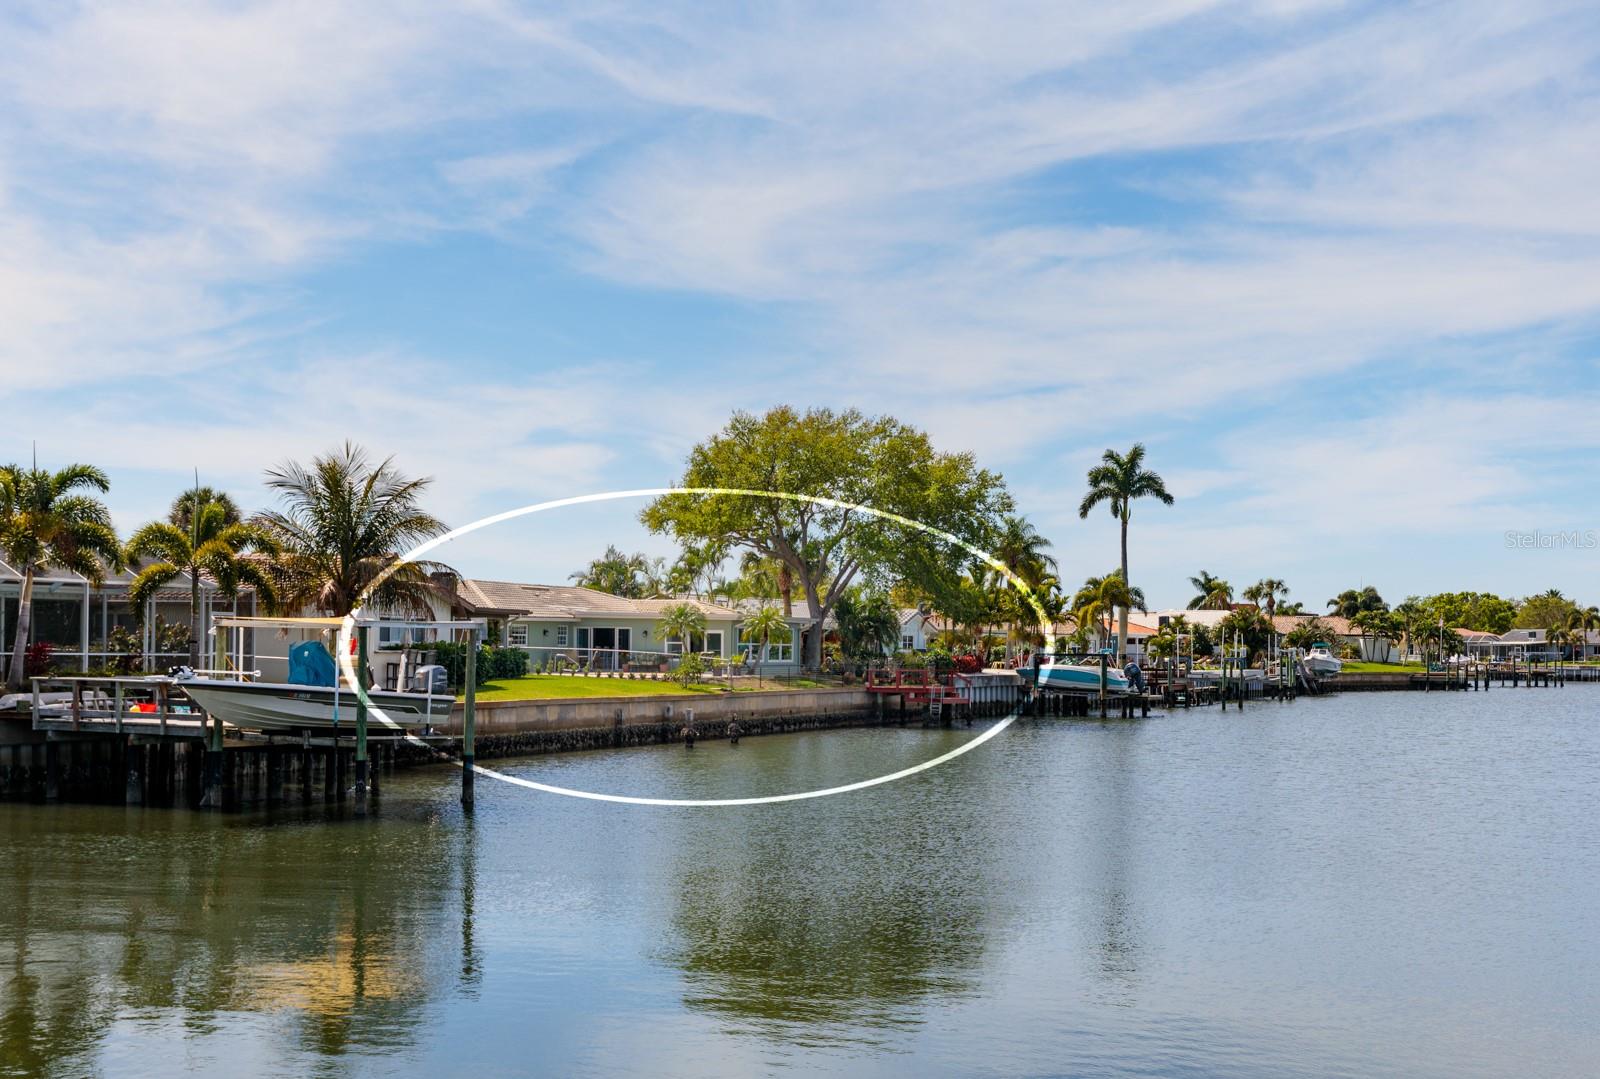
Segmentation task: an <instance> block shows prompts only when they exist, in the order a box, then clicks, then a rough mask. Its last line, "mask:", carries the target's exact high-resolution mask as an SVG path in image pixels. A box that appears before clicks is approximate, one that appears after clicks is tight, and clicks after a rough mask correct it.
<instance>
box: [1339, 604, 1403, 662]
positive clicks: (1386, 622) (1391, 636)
mask: <svg viewBox="0 0 1600 1079" xmlns="http://www.w3.org/2000/svg"><path fill="white" fill-rule="evenodd" d="M1350 624H1351V625H1352V626H1354V627H1355V629H1356V630H1357V631H1358V632H1359V633H1360V634H1361V644H1362V648H1361V654H1362V655H1363V656H1364V657H1366V658H1368V659H1377V658H1378V656H1379V655H1387V654H1388V649H1386V648H1385V649H1382V650H1380V649H1379V648H1378V644H1379V642H1392V641H1394V640H1395V639H1396V638H1397V637H1399V636H1400V635H1401V633H1402V629H1401V625H1400V620H1399V619H1398V618H1396V617H1395V616H1394V614H1393V613H1392V612H1390V611H1387V610H1358V611H1356V613H1355V614H1354V615H1353V616H1351V617H1350ZM1368 640H1371V642H1372V644H1371V645H1370V646H1368V645H1367V641H1368Z"/></svg>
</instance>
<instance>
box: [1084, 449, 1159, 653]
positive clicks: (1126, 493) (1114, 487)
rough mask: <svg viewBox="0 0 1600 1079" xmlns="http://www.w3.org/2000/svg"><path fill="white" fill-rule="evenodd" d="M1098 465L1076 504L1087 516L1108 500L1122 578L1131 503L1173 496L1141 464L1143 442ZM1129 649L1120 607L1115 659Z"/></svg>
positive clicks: (1107, 455) (1125, 618)
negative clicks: (1119, 543) (1116, 533)
mask: <svg viewBox="0 0 1600 1079" xmlns="http://www.w3.org/2000/svg"><path fill="white" fill-rule="evenodd" d="M1100 462H1101V463H1100V464H1098V465H1096V466H1095V467H1093V468H1091V469H1090V470H1089V475H1088V483H1089V492H1088V493H1087V494H1085V495H1084V496H1083V501H1082V502H1080V503H1079V504H1078V516H1079V517H1080V518H1084V519H1087V518H1088V516H1089V511H1090V510H1092V509H1094V508H1095V507H1096V506H1098V505H1099V504H1100V503H1102V502H1105V503H1108V504H1109V505H1110V507H1111V515H1112V516H1113V517H1115V518H1116V519H1117V522H1118V523H1119V524H1120V525H1121V527H1122V564H1121V565H1122V579H1123V580H1124V581H1131V580H1132V578H1131V577H1129V576H1128V518H1129V517H1130V516H1132V514H1133V503H1134V502H1135V501H1136V500H1138V499H1141V498H1154V499H1156V500H1158V501H1160V502H1162V503H1164V504H1166V505H1168V506H1170V505H1172V496H1171V495H1170V494H1168V493H1167V486H1166V484H1165V483H1164V482H1162V479H1161V477H1160V476H1159V475H1157V474H1156V473H1154V472H1151V471H1150V470H1149V469H1147V468H1145V467H1144V444H1143V443H1140V442H1135V443H1134V444H1133V448H1132V449H1130V450H1129V451H1128V452H1127V453H1123V454H1119V453H1117V452H1116V451H1115V450H1109V449H1108V450H1106V452H1105V453H1103V454H1101V455H1100ZM1127 651H1128V609H1127V608H1126V607H1123V608H1122V609H1121V611H1120V612H1119V613H1118V616H1117V658H1118V659H1119V660H1120V659H1121V658H1122V656H1123V655H1124V654H1125V653H1126V652H1127Z"/></svg>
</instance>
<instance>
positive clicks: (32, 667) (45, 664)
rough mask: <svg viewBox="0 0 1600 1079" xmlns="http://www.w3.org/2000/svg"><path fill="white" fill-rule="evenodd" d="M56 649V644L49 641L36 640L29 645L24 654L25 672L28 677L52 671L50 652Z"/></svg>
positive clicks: (23, 666) (23, 664) (23, 665)
mask: <svg viewBox="0 0 1600 1079" xmlns="http://www.w3.org/2000/svg"><path fill="white" fill-rule="evenodd" d="M54 651H55V645H53V644H51V643H50V642H49V641H34V642H33V643H32V644H30V645H28V650H27V651H26V652H24V653H23V654H22V670H23V674H24V675H25V676H26V677H28V678H34V677H36V676H39V675H45V674H49V673H50V654H51V653H52V652H54Z"/></svg>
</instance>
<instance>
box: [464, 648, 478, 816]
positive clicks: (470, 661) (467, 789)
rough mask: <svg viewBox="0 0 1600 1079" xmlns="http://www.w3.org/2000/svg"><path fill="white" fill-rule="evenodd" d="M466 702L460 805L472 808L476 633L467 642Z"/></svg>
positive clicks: (475, 715) (475, 722) (476, 674)
mask: <svg viewBox="0 0 1600 1079" xmlns="http://www.w3.org/2000/svg"><path fill="white" fill-rule="evenodd" d="M466 660H467V663H466V673H465V679H466V683H467V687H466V689H467V696H466V701H465V702H464V705H463V707H462V709H461V804H462V805H464V806H466V807H467V808H468V809H471V808H472V775H473V773H472V759H473V745H472V742H473V735H474V734H475V733H476V731H475V728H476V726H477V722H478V631H477V629H473V630H472V632H471V633H470V634H469V639H468V641H467V656H466Z"/></svg>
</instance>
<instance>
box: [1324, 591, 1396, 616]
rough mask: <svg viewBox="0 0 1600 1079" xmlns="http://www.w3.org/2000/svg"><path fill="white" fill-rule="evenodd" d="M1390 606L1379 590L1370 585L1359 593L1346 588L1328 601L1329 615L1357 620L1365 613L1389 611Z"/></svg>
mask: <svg viewBox="0 0 1600 1079" xmlns="http://www.w3.org/2000/svg"><path fill="white" fill-rule="evenodd" d="M1388 609H1389V605H1388V604H1387V603H1385V602H1384V601H1383V597H1382V596H1380V595H1378V590H1377V589H1376V588H1374V587H1372V586H1371V585H1370V584H1369V585H1367V586H1366V587H1365V588H1362V589H1360V590H1359V591H1358V590H1356V589H1354V588H1346V589H1345V590H1344V591H1343V592H1340V593H1339V594H1338V595H1337V596H1334V597H1333V598H1332V599H1330V600H1329V601H1328V613H1329V614H1336V615H1338V616H1339V617H1341V618H1355V616H1356V615H1358V614H1361V613H1362V612H1363V611H1387V610H1388Z"/></svg>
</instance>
